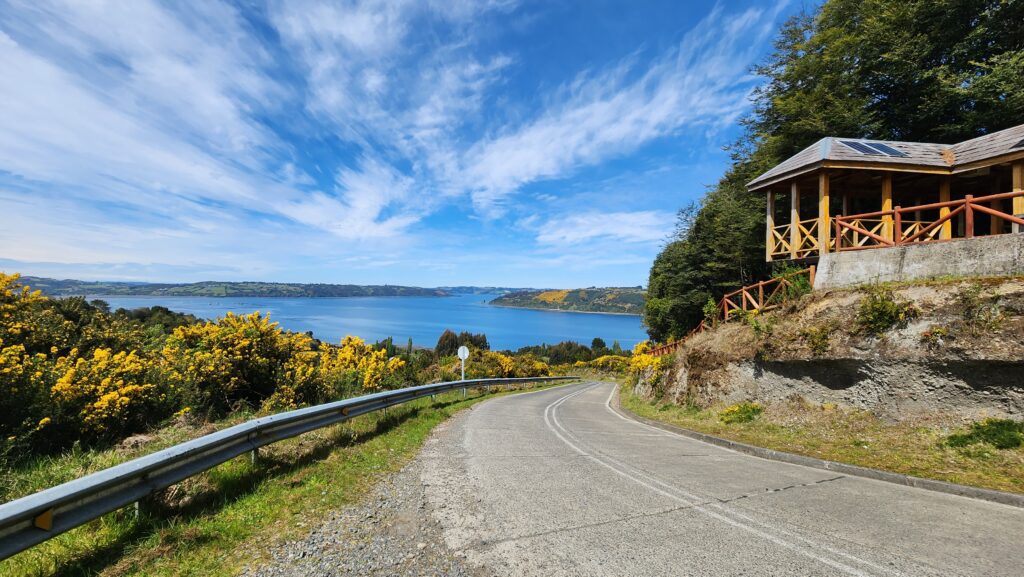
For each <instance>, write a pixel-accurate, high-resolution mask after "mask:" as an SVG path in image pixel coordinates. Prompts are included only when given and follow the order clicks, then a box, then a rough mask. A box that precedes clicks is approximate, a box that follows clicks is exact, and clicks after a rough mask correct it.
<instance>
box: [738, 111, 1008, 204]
mask: <svg viewBox="0 0 1024 577" xmlns="http://www.w3.org/2000/svg"><path fill="white" fill-rule="evenodd" d="M1017 151H1020V152H1022V153H1024V124H1022V125H1020V126H1014V127H1013V128H1007V129H1006V130H1000V131H999V132H993V133H992V134H986V135H985V136H979V137H977V138H972V139H971V140H967V141H964V142H961V143H959V144H953V145H949V144H933V143H928V142H897V141H891V140H866V139H863V138H837V137H832V136H829V137H826V138H822V139H821V140H819V141H818V142H815V143H814V144H812V145H810V146H808V147H807V148H805V149H803V150H801V151H800V152H798V153H796V154H794V155H793V156H792V157H790V158H788V159H787V160H785V161H783V162H782V163H780V164H778V165H777V166H775V167H774V168H772V169H771V170H769V171H768V172H765V173H764V174H762V175H761V176H758V177H757V178H755V179H754V180H752V181H750V182H749V183H747V188H748V189H750V190H754V189H757V188H761V187H764V186H767V185H769V184H773V183H775V182H778V181H780V180H784V179H786V178H789V177H792V176H796V175H799V174H802V173H804V172H809V171H811V170H814V169H816V168H818V167H820V166H822V165H824V164H827V163H828V161H836V162H854V163H858V164H866V165H870V164H884V165H894V164H895V165H900V164H905V165H908V166H920V167H922V168H930V169H933V170H934V169H935V168H941V169H947V170H949V172H950V173H951V174H952V173H954V172H957V171H958V169H966V168H967V167H968V165H970V164H973V163H976V162H981V161H984V160H988V159H992V158H998V157H1000V156H1003V155H1006V154H1011V153H1014V152H1017Z"/></svg>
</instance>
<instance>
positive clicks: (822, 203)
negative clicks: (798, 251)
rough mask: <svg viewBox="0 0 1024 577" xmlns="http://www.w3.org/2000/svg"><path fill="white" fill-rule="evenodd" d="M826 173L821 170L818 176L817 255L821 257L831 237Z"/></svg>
mask: <svg viewBox="0 0 1024 577" xmlns="http://www.w3.org/2000/svg"><path fill="white" fill-rule="evenodd" d="M828 184H829V182H828V172H826V171H824V170H822V171H821V173H820V174H818V254H819V255H822V254H825V253H827V252H828V250H829V245H830V244H831V242H829V239H830V237H831V236H832V227H831V226H829V224H831V221H830V220H829V208H828V200H829V198H828V195H829V190H828Z"/></svg>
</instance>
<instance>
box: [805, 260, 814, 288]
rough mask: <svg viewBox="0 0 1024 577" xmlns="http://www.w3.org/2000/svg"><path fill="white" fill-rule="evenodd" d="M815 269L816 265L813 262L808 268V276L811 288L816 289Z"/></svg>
mask: <svg viewBox="0 0 1024 577" xmlns="http://www.w3.org/2000/svg"><path fill="white" fill-rule="evenodd" d="M815 269H816V267H815V266H814V265H813V264H812V265H811V266H810V268H808V270H807V276H808V277H809V280H810V282H811V289H814V273H815Z"/></svg>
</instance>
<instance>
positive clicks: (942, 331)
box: [921, 325, 952, 348]
mask: <svg viewBox="0 0 1024 577" xmlns="http://www.w3.org/2000/svg"><path fill="white" fill-rule="evenodd" d="M950 339H952V337H951V336H950V332H949V329H948V328H947V327H944V326H941V325H939V326H935V327H931V328H929V329H928V330H926V331H924V332H922V333H921V342H922V343H924V344H926V345H928V347H929V348H935V347H938V346H940V345H941V344H942V343H943V341H946V340H950Z"/></svg>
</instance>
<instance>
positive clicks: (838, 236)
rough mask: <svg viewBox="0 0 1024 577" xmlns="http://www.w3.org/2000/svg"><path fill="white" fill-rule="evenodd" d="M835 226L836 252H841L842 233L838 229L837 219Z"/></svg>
mask: <svg viewBox="0 0 1024 577" xmlns="http://www.w3.org/2000/svg"><path fill="white" fill-rule="evenodd" d="M835 224H836V236H835V239H836V252H839V251H841V250H843V231H842V230H841V229H840V228H839V219H838V218H836V219H835Z"/></svg>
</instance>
